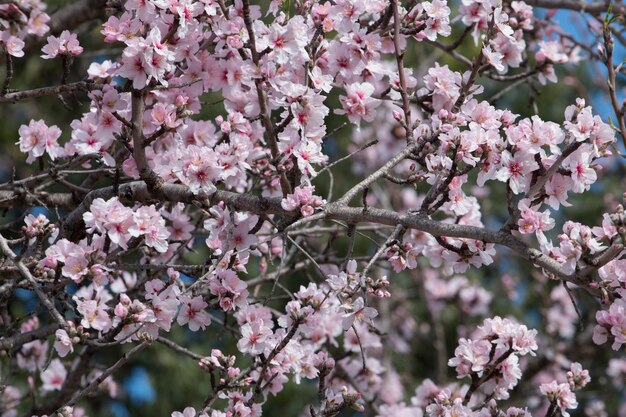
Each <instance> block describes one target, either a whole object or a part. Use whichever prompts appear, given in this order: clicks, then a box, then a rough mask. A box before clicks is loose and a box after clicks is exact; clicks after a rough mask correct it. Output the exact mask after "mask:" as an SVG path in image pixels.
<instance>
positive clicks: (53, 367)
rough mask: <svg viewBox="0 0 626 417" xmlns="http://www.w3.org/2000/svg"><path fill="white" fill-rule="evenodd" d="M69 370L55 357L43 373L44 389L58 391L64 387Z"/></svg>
mask: <svg viewBox="0 0 626 417" xmlns="http://www.w3.org/2000/svg"><path fill="white" fill-rule="evenodd" d="M66 377H67V370H66V369H65V366H63V363H61V361H60V360H59V359H53V360H52V362H50V365H48V368H47V369H46V370H45V371H43V372H42V373H41V382H43V386H42V388H43V390H44V391H56V390H60V389H61V387H63V383H64V382H65V378H66Z"/></svg>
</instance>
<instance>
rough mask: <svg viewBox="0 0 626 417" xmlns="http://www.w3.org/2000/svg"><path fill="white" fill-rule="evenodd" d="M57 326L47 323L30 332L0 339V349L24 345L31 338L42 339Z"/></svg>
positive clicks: (54, 330)
mask: <svg viewBox="0 0 626 417" xmlns="http://www.w3.org/2000/svg"><path fill="white" fill-rule="evenodd" d="M58 328H59V325H58V324H49V325H47V326H43V327H40V328H38V329H35V330H33V331H32V332H27V333H20V334H18V335H15V336H13V337H7V338H3V339H0V351H3V350H6V351H9V350H11V349H14V348H16V347H20V346H22V345H25V344H26V343H30V342H32V341H33V340H37V339H43V338H45V337H48V336H50V335H51V334H52V333H54V332H56V330H57V329H58Z"/></svg>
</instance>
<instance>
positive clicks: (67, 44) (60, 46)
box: [41, 30, 83, 59]
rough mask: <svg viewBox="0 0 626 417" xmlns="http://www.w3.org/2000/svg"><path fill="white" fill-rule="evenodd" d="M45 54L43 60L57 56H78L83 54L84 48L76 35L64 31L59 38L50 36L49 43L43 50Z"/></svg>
mask: <svg viewBox="0 0 626 417" xmlns="http://www.w3.org/2000/svg"><path fill="white" fill-rule="evenodd" d="M41 52H43V53H44V55H42V56H41V57H42V58H43V59H52V58H54V57H56V56H57V55H68V56H76V55H80V54H81V53H82V52H83V48H82V46H80V44H79V43H78V38H77V37H76V34H75V33H70V31H69V30H64V31H63V32H61V35H60V36H59V37H58V38H57V37H56V36H48V43H47V44H46V45H45V46H44V47H43V48H41Z"/></svg>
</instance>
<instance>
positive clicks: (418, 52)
mask: <svg viewBox="0 0 626 417" xmlns="http://www.w3.org/2000/svg"><path fill="white" fill-rule="evenodd" d="M68 3H70V2H69V1H58V0H56V1H55V0H52V1H50V2H49V5H50V6H49V11H50V12H52V11H54V10H55V9H57V8H58V7H61V6H63V5H64V4H68ZM79 33H80V35H79V39H80V42H81V44H82V45H83V46H84V47H85V51H86V52H85V53H84V54H83V55H81V56H80V57H78V59H77V60H76V61H75V63H74V65H73V67H72V75H71V77H70V79H71V80H72V81H77V80H80V79H82V78H83V77H84V76H85V74H86V70H87V67H88V65H89V64H90V63H91V61H92V60H102V59H104V58H105V57H107V56H109V57H115V56H116V55H117V54H119V46H117V45H106V44H103V43H102V40H101V39H102V37H101V35H100V34H99V25H97V24H89V25H87V26H85V27H83V28H81V30H80V31H79ZM410 44H411V46H410V49H409V50H408V52H407V55H406V66H408V67H414V68H418V67H419V66H420V65H422V64H423V63H424V62H427V61H428V60H430V59H432V58H431V54H432V52H433V48H432V47H429V46H426V45H425V44H417V43H415V42H411V43H410ZM459 52H460V53H461V54H463V55H465V56H472V55H473V54H474V52H476V47H475V46H474V44H473V42H472V40H471V38H468V39H467V40H466V42H464V44H463V45H462V46H461V48H460V51H459ZM38 55H39V53H38V51H37V50H31V51H29V53H27V57H26V58H24V59H17V60H15V77H14V79H13V82H12V84H11V87H12V88H15V89H20V90H21V89H29V88H36V87H41V86H49V85H55V84H57V83H59V82H60V77H61V63H60V61H59V60H43V59H41V58H39V56H38ZM437 61H438V62H440V64H442V65H443V64H448V65H450V66H451V67H452V68H453V69H456V70H465V69H464V68H462V67H461V66H459V65H458V63H457V62H455V61H454V60H452V59H451V58H449V57H448V56H445V55H443V56H439V57H438V58H437ZM559 75H560V77H559V79H560V82H559V83H558V84H550V85H548V86H547V87H545V88H542V89H541V92H540V94H535V92H534V86H530V85H528V84H522V85H520V86H519V87H517V88H515V89H513V90H512V91H511V92H510V93H509V94H506V95H505V96H504V97H502V99H501V100H500V102H499V103H498V105H499V106H500V107H501V108H502V107H508V108H509V109H511V110H512V111H513V112H515V113H519V114H521V115H522V116H530V115H533V114H535V110H537V111H538V114H539V115H540V116H541V117H542V118H543V119H544V120H552V121H556V122H559V121H561V120H562V119H563V111H564V109H565V107H566V106H567V105H569V104H572V103H573V102H574V100H575V98H576V97H579V96H583V97H584V96H589V94H592V93H593V91H589V90H588V88H594V87H593V83H592V80H591V78H590V74H589V73H588V72H587V70H586V69H585V68H584V65H583V66H581V67H579V68H562V69H559ZM0 78H2V75H0ZM564 80H569V81H570V82H569V83H565V82H564ZM572 80H573V82H572ZM479 82H480V83H483V84H484V85H485V93H484V94H483V95H482V97H483V98H485V97H491V96H492V95H493V94H495V93H496V92H498V91H499V89H501V88H503V86H504V85H503V84H502V83H496V82H493V81H485V80H484V79H480V81H479ZM587 98H589V97H587ZM219 99H220V97H219V95H217V94H213V95H208V96H207V97H206V102H207V103H214V102H216V101H218V100H219ZM67 101H68V103H70V106H71V109H69V110H68V109H66V108H65V107H64V106H62V105H61V103H60V101H59V100H58V99H57V98H55V97H46V98H42V99H38V100H31V101H26V102H21V103H18V104H14V105H7V104H4V105H0V115H1V122H0V175H5V177H4V178H1V180H2V181H3V182H4V181H6V180H8V179H9V178H7V177H6V176H7V175H10V173H11V171H12V170H13V169H14V170H15V176H16V178H24V177H26V176H28V175H29V174H31V173H35V172H37V171H38V168H37V167H36V166H34V165H32V166H29V165H26V164H25V163H24V159H25V157H24V155H22V154H21V153H20V152H19V149H18V148H17V146H15V142H16V141H17V140H18V134H17V130H18V128H19V126H20V125H21V124H24V123H28V121H29V120H30V119H44V120H45V121H46V123H47V124H48V125H52V124H56V125H58V126H59V127H60V128H61V129H62V130H63V139H65V140H67V139H68V138H69V135H70V128H69V124H70V122H71V121H72V120H73V119H74V118H78V117H80V114H81V113H82V112H84V111H86V109H87V103H88V100H87V99H86V97H85V96H84V95H82V94H81V95H79V96H78V97H77V100H76V99H73V98H68V100H67ZM336 103H338V100H337V97H336V96H333V97H330V98H329V99H328V101H327V105H329V106H330V107H331V109H332V108H333V104H336ZM535 106H536V107H535ZM222 112H223V108H222V106H221V104H218V105H207V106H205V108H204V110H203V113H202V114H201V115H199V116H198V118H199V119H210V118H213V117H215V116H216V115H218V114H222ZM344 120H345V119H344V118H343V117H341V116H335V115H332V114H331V116H329V118H328V120H327V122H328V131H331V130H333V129H334V128H335V127H338V126H340V125H341V124H342V123H343V122H344ZM350 140H351V133H350V131H349V130H348V129H345V128H344V129H342V130H340V131H339V132H338V133H337V134H336V135H335V136H334V137H331V138H329V139H328V143H327V144H326V145H325V146H326V147H327V148H328V149H333V150H334V151H335V154H334V155H332V156H333V158H334V159H336V158H338V157H340V156H343V155H345V153H346V148H347V145H348V143H349V142H350ZM62 141H63V140H62ZM613 162H615V161H613ZM374 168H375V167H371V169H374ZM623 170H624V168H623V164H622V163H621V161H620V162H618V163H616V164H614V166H613V167H612V168H610V169H607V171H608V172H610V173H611V177H610V178H605V180H603V181H602V182H603V185H602V186H599V187H595V188H594V189H593V190H592V192H589V193H587V194H585V195H583V196H582V197H578V198H576V199H575V202H576V204H575V205H574V206H572V207H570V208H567V209H565V210H564V211H563V218H562V219H565V218H568V219H573V220H578V221H581V222H584V223H586V224H590V225H594V224H598V223H599V221H600V213H601V212H602V209H603V207H604V206H605V204H606V202H607V198H606V197H605V192H608V193H609V195H611V194H613V195H620V193H621V191H620V190H623V180H622V179H623V177H624V175H623V174H624V171H623ZM75 179H76V180H80V178H78V177H77V178H75ZM355 180H356V178H355V177H354V176H353V175H351V172H350V166H349V164H341V165H339V167H338V170H337V171H336V173H335V185H334V187H335V188H334V190H333V193H334V195H335V196H336V195H340V194H341V193H342V191H345V190H347V189H348V187H350V186H351V185H352V184H353V183H354V181H355ZM101 184H104V182H102V183H101ZM316 185H317V186H318V189H319V190H320V192H321V195H325V193H326V192H327V191H328V183H327V177H325V176H322V178H321V179H320V180H319V181H318V182H317V184H316ZM59 190H61V189H60V188H59ZM609 200H610V198H609ZM505 201H506V200H505V196H504V186H500V185H499V184H497V185H495V186H492V187H491V189H490V193H489V198H488V199H485V200H483V201H481V204H482V206H483V210H484V212H485V213H490V216H492V218H493V219H492V221H495V222H496V223H497V224H501V223H502V221H503V220H504V219H506V206H505V203H504V202H505ZM20 212H21V210H20V208H19V207H15V208H14V210H9V211H7V212H5V213H0V214H1V215H2V216H3V217H0V224H2V223H3V222H8V221H11V220H12V219H15V218H16V216H18V215H19V214H20ZM562 219H561V220H562ZM555 230H556V229H555ZM347 244H348V239H347V238H345V237H339V238H338V239H337V240H335V241H334V245H335V247H336V248H337V253H340V254H341V253H345V252H346V250H347ZM373 250H374V248H373V247H372V245H371V244H370V243H369V242H368V241H367V240H365V239H361V240H358V241H357V247H356V250H355V255H356V256H358V255H366V254H371V253H372V252H373ZM203 256H204V254H202V253H199V254H195V255H188V256H187V257H186V260H187V261H189V262H191V263H193V262H203V259H202V258H203ZM254 269H255V266H253V267H252V268H251V270H254ZM504 273H509V274H512V275H516V276H517V277H519V278H520V284H519V289H520V291H521V292H522V293H523V299H522V301H521V302H520V303H518V304H515V305H512V304H511V303H510V301H509V300H508V299H507V298H505V297H503V296H501V295H502V293H503V292H502V287H501V276H502V275H503V274H504ZM534 273H535V272H534V271H533V270H532V269H531V268H529V266H528V265H526V264H525V263H517V262H516V261H515V260H514V259H511V256H510V254H509V253H507V251H506V250H500V251H499V258H498V261H497V262H496V263H495V265H494V266H492V267H489V268H483V269H481V270H475V269H472V270H470V272H469V273H468V274H467V275H468V276H469V277H470V279H472V280H476V281H480V282H482V283H484V285H485V286H486V287H487V288H488V289H490V290H493V291H494V292H495V293H496V294H499V295H500V296H497V297H496V298H495V300H494V303H493V307H494V309H493V311H494V313H495V314H501V315H508V314H515V315H517V317H519V318H521V319H523V320H525V321H533V323H528V324H529V325H532V326H537V327H539V328H541V327H542V326H543V325H544V324H545V323H544V322H543V319H542V316H541V314H542V312H543V311H544V309H545V307H546V306H547V305H549V302H550V301H549V299H546V298H547V297H549V290H548V289H546V288H545V287H542V286H541V285H539V284H538V283H537V281H536V280H534V279H533V278H532V275H533V274H534ZM251 275H252V276H254V272H253V273H252V274H251ZM390 279H391V281H392V283H393V288H392V292H396V293H399V294H402V293H404V294H405V295H406V296H407V297H413V298H414V300H415V302H414V303H413V306H414V310H415V314H416V317H418V326H419V328H420V330H419V331H418V332H417V337H416V339H415V340H414V341H413V346H412V353H411V354H410V355H398V356H397V357H396V360H395V364H396V366H397V367H398V369H399V370H400V371H401V372H402V376H403V378H404V379H403V382H405V383H406V389H405V390H406V392H409V393H411V392H412V390H413V389H414V387H415V386H416V384H418V383H419V382H420V381H421V380H422V379H424V378H428V377H430V378H435V377H436V369H435V367H434V366H433V364H434V363H435V362H436V357H435V352H434V349H433V348H432V342H433V340H432V326H431V324H430V318H429V317H428V314H427V312H426V310H425V308H424V305H423V300H422V299H421V297H420V296H419V291H418V290H419V288H417V287H416V285H415V280H414V279H413V278H411V277H410V276H409V275H408V274H392V275H391V276H390ZM307 281H308V280H307V279H306V277H305V275H304V274H303V273H298V274H290V275H288V276H287V277H285V278H284V279H283V282H285V283H287V285H288V286H289V287H291V288H297V287H298V285H299V284H300V283H304V282H307ZM549 285H555V284H549ZM579 299H580V300H581V305H580V307H581V308H582V309H583V311H584V312H587V311H590V310H589V308H588V307H591V305H592V304H591V303H590V300H588V299H587V298H585V297H584V296H581V297H579ZM275 307H277V308H280V303H276V304H275ZM11 309H12V311H13V313H15V314H16V315H18V316H19V315H20V314H25V313H26V311H25V310H24V308H23V306H22V305H21V304H20V301H19V300H17V299H15V300H12V302H11ZM435 319H436V320H439V321H440V322H441V323H442V324H443V326H444V329H445V330H446V335H447V340H446V344H447V348H448V349H447V350H448V357H450V356H451V355H452V354H453V350H454V347H455V346H456V333H455V329H456V327H457V326H458V325H466V326H473V325H475V324H477V323H475V322H473V321H470V319H468V318H467V317H466V316H464V315H463V314H462V313H461V312H460V311H459V310H458V309H457V308H456V307H454V306H449V307H447V308H446V309H444V311H443V313H442V315H441V316H440V317H436V318H435ZM227 324H229V325H233V326H236V323H227ZM585 325H587V326H590V325H593V319H592V317H587V318H586V320H585ZM170 336H171V338H172V339H174V340H176V341H177V342H179V343H181V344H183V345H185V346H187V347H189V348H190V349H192V350H193V351H196V352H198V353H204V354H208V353H209V352H210V350H211V349H212V348H220V349H222V350H223V351H225V352H231V351H233V347H234V346H235V343H236V338H235V337H234V336H233V335H232V334H231V333H230V332H229V331H228V330H224V329H223V328H222V327H220V326H218V325H213V326H211V328H210V329H208V330H207V331H206V332H201V333H198V334H193V333H191V332H188V331H185V330H182V329H176V330H175V331H174V332H173V333H172V334H171V335H170ZM126 349H128V348H127V347H122V348H113V349H110V350H103V351H102V352H100V353H98V355H97V357H96V362H97V363H99V364H100V365H101V366H102V367H106V366H109V365H110V364H111V363H113V362H114V361H115V360H116V359H117V358H118V357H119V356H120V354H121V352H122V351H123V350H126ZM580 349H581V350H580V355H581V358H582V357H583V356H582V355H583V353H585V351H588V350H589V349H597V352H595V354H594V355H593V356H594V358H595V359H594V360H595V361H597V362H598V363H605V361H606V358H607V354H608V352H607V350H606V348H604V347H603V348H595V347H590V346H581V347H580ZM586 353H588V352H586ZM571 359H573V360H576V358H575V357H574V358H571ZM245 365H246V364H240V366H241V367H242V368H243V367H244V366H245ZM586 365H587V366H590V365H591V364H586ZM133 366H143V367H145V368H146V369H147V370H148V372H149V374H150V382H151V384H152V386H153V388H154V390H155V391H156V393H157V396H156V398H155V401H154V402H152V403H149V404H133V403H132V402H131V401H129V398H128V396H127V395H126V393H125V392H124V389H121V390H120V397H119V401H122V402H123V403H124V404H126V406H127V407H128V411H129V412H130V415H132V416H134V417H144V416H145V417H148V416H154V415H158V416H169V414H170V413H171V411H173V410H182V409H183V408H184V407H186V406H189V405H196V406H200V405H201V404H202V402H203V400H204V398H205V396H206V395H207V393H208V392H209V385H208V377H207V375H206V374H205V373H203V372H202V371H201V370H200V369H199V368H198V366H197V364H196V363H195V362H194V361H191V360H189V359H187V358H183V357H181V356H180V355H176V354H174V353H172V351H170V350H168V349H166V348H164V347H163V346H161V345H159V344H156V343H155V344H154V346H152V347H150V348H149V350H148V351H146V352H144V353H143V354H142V355H140V357H139V358H138V359H137V360H135V361H133ZM0 371H2V372H4V366H3V368H0ZM128 372H129V370H128V369H126V370H123V371H121V372H120V373H119V374H118V375H117V376H116V380H118V381H120V382H122V381H124V379H125V377H126V376H127V375H128ZM447 377H448V382H453V381H454V380H455V377H454V374H453V370H452V369H450V370H449V372H448V375H447ZM603 382H605V381H603V379H602V378H599V379H594V383H593V384H594V387H592V389H591V390H586V392H591V393H592V394H590V395H593V392H594V391H593V388H596V389H598V388H602V387H603V386H602V383H603ZM18 383H19V381H18ZM24 384H25V380H24V381H22V383H20V385H22V387H24ZM602 389H605V390H606V389H608V388H602ZM617 394H618V393H615V396H614V398H618V395H617ZM610 397H611V396H610V395H605V396H603V398H610ZM314 399H315V387H314V386H312V385H311V384H310V383H303V384H301V385H299V386H298V385H294V384H291V385H289V386H288V387H287V389H286V390H285V391H283V392H282V393H281V394H280V395H279V396H278V397H276V398H273V397H271V398H270V400H269V402H268V404H267V405H266V415H268V416H281V417H291V416H297V415H298V414H299V413H301V412H302V410H303V407H304V406H305V405H306V404H308V403H309V402H312V401H314ZM85 405H86V406H87V408H88V412H89V415H92V416H96V417H99V416H102V417H103V416H108V415H111V413H112V409H111V408H110V402H109V401H108V400H105V401H101V400H96V399H90V400H89V401H87V402H86V403H85ZM580 408H582V407H580ZM23 411H25V410H23ZM579 411H580V410H579Z"/></svg>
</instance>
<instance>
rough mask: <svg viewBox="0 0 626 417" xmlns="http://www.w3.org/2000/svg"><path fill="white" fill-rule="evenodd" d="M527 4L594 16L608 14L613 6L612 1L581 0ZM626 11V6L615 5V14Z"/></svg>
mask: <svg viewBox="0 0 626 417" xmlns="http://www.w3.org/2000/svg"><path fill="white" fill-rule="evenodd" d="M525 2H526V3H527V4H529V5H531V6H535V7H541V8H544V9H567V10H574V11H577V12H583V13H589V14H592V15H599V14H602V13H606V11H607V10H608V9H609V5H610V4H611V1H610V0H606V1H594V2H591V3H588V2H586V1H580V0H525ZM625 11H626V6H620V5H616V4H613V12H614V13H624V12H625Z"/></svg>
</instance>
